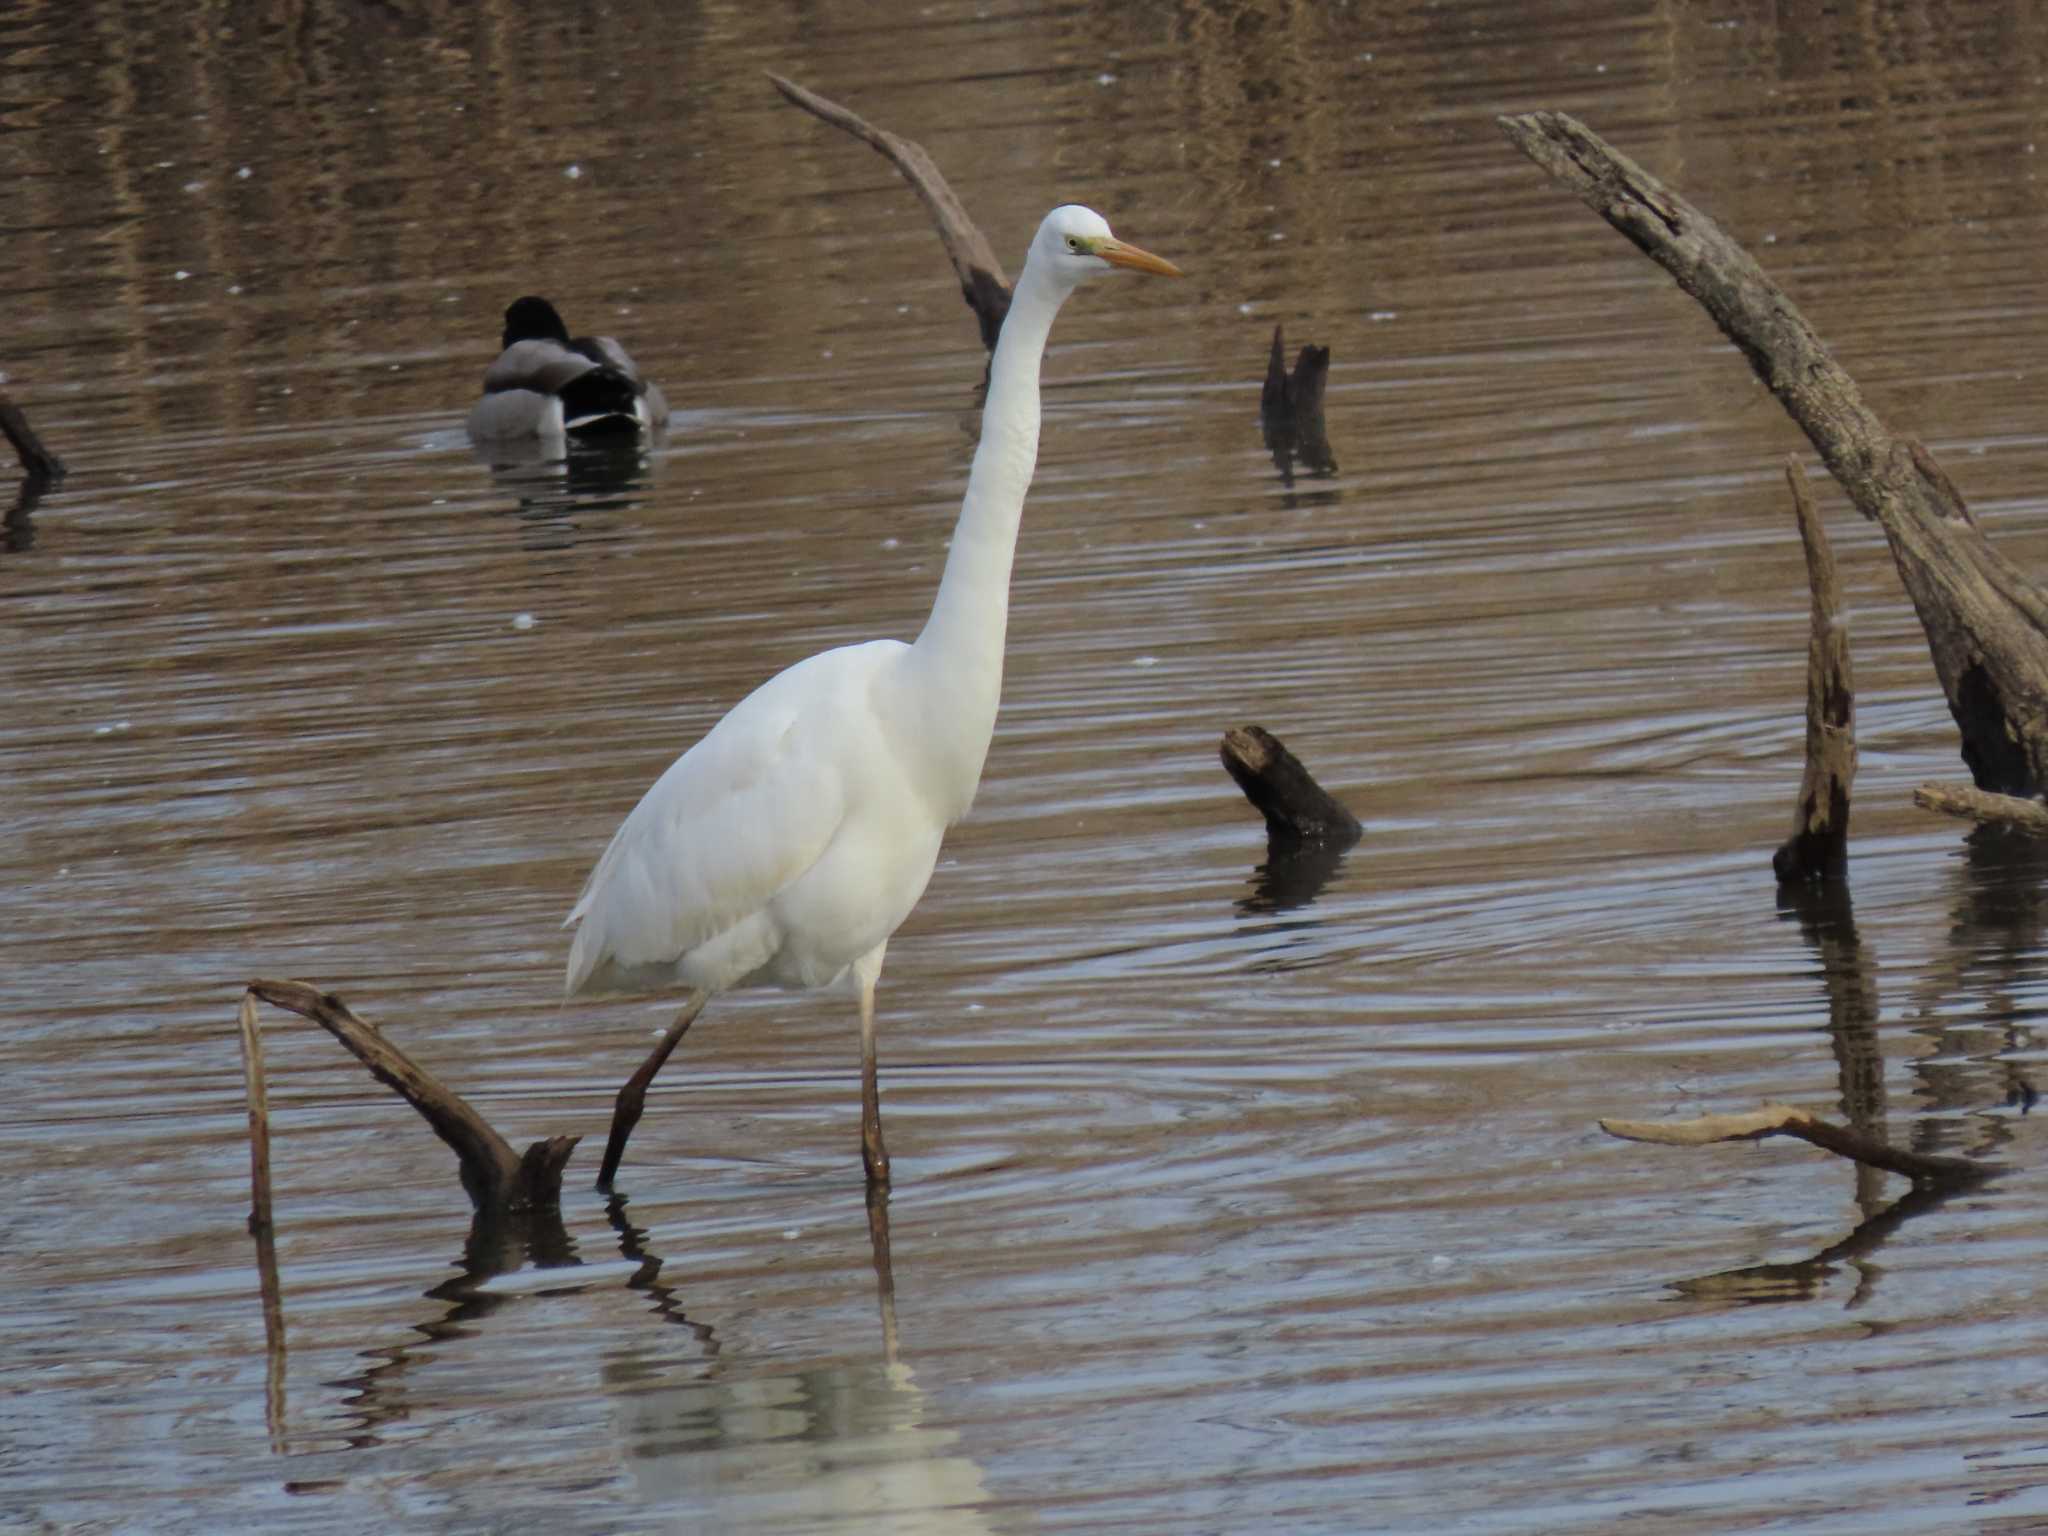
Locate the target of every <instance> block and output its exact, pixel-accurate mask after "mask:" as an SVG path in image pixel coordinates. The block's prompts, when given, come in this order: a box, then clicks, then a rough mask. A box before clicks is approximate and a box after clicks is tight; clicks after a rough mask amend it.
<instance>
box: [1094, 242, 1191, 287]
mask: <svg viewBox="0 0 2048 1536" xmlns="http://www.w3.org/2000/svg"><path fill="white" fill-rule="evenodd" d="M1095 254H1096V255H1098V256H1100V257H1101V258H1102V259H1103V260H1104V261H1106V262H1108V263H1109V264H1110V265H1111V266H1113V267H1127V268H1129V269H1130V270H1131V271H1133V272H1151V273H1155V274H1156V275H1158V276H1160V277H1181V276H1183V275H1185V274H1183V273H1182V272H1181V269H1180V268H1179V267H1176V266H1175V265H1174V264H1173V263H1172V262H1170V261H1168V260H1167V259H1166V258H1165V257H1164V256H1154V255H1153V254H1152V253H1151V252H1150V251H1147V250H1141V249H1140V248H1139V247H1137V246H1135V245H1129V244H1126V243H1125V242H1124V241H1122V240H1118V239H1116V238H1114V237H1111V238H1110V239H1107V240H1104V241H1103V242H1102V243H1101V244H1100V245H1098V246H1096V247H1095Z"/></svg>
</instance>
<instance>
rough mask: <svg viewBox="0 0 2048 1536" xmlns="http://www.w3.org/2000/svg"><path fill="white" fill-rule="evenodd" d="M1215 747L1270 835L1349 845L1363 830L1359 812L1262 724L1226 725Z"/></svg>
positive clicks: (1301, 840) (1305, 841)
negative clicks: (1354, 812)
mask: <svg viewBox="0 0 2048 1536" xmlns="http://www.w3.org/2000/svg"><path fill="white" fill-rule="evenodd" d="M1219 750H1220V752H1221V755H1222V758H1223V766H1224V767H1225V768H1226V769H1228V770H1229V772H1230V776H1231V777H1232V778H1233V779H1235V780H1236V781H1237V787H1238V788H1239V789H1241V790H1243V791H1244V795H1245V798H1246V799H1247V800H1249V801H1251V803H1252V805H1253V806H1254V807H1255V808H1256V809H1257V810H1258V812H1259V814H1260V815H1262V816H1264V817H1265V818H1266V832H1267V834H1268V835H1269V836H1270V837H1272V838H1274V839H1276V840H1277V839H1292V840H1294V841H1296V842H1304V843H1307V842H1315V843H1341V844H1343V845H1344V846H1346V847H1348V846H1350V845H1351V844H1352V843H1355V842H1357V841H1358V839H1359V837H1360V836H1361V835H1362V834H1363V832H1364V830H1365V829H1364V828H1363V827H1362V826H1361V825H1359V821H1358V818H1357V817H1356V816H1354V815H1352V814H1351V812H1350V811H1348V810H1346V809H1345V808H1344V805H1343V803H1342V802H1340V801H1339V800H1338V799H1337V798H1336V796H1334V795H1332V794H1331V793H1330V792H1329V791H1328V790H1326V789H1324V788H1323V786H1322V785H1320V784H1318V783H1317V782H1316V781H1315V779H1314V778H1313V777H1312V776H1311V775H1310V773H1309V771H1308V770H1307V769H1306V768H1304V767H1303V766H1302V765H1301V760H1300V759H1299V758H1297V757H1296V756H1295V755H1294V754H1293V753H1292V752H1290V751H1288V750H1287V748H1286V746H1285V745H1283V744H1282V742H1281V741H1280V738H1279V737H1277V736H1275V735H1273V733H1272V732H1270V731H1268V730H1267V729H1266V728H1265V727H1264V726H1258V725H1242V726H1238V727H1237V728H1236V729H1234V730H1228V731H1225V732H1224V733H1223V743H1222V746H1221V748H1220V749H1219Z"/></svg>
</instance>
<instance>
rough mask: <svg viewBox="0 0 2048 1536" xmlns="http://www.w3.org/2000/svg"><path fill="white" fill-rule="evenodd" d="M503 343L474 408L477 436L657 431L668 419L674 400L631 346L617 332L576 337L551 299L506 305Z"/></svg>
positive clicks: (498, 438) (472, 427)
mask: <svg viewBox="0 0 2048 1536" xmlns="http://www.w3.org/2000/svg"><path fill="white" fill-rule="evenodd" d="M502 345H503V346H504V349H505V350H504V351H503V352H501V353H499V354H498V357H497V360H496V361H495V362H493V363H492V364H491V366H490V367H489V368H487V369H486V370H485V371H484V393H483V398H482V399H481V400H479V401H477V403H476V405H475V406H474V407H473V408H472V409H471V410H470V413H469V435H470V437H471V438H472V439H474V440H476V441H479V442H503V441H510V440H516V439H526V438H538V439H541V440H543V441H561V442H565V441H566V440H567V439H568V438H571V437H594V436H602V435H606V434H610V433H618V432H650V431H658V430H660V428H661V427H662V426H664V425H665V424H666V423H667V421H668V401H667V399H666V398H665V397H664V396H663V395H662V393H661V390H660V389H659V388H658V387H657V386H656V385H654V384H652V383H650V382H649V381H648V380H647V379H645V378H644V377H642V376H641V373H640V369H639V366H638V365H637V364H635V363H634V361H633V359H632V358H631V357H630V356H629V355H628V354H627V352H626V349H625V348H624V347H622V346H620V345H619V344H618V342H617V341H615V340H614V339H613V338H612V337H610V336H577V337H571V336H570V334H569V328H568V327H567V326H566V325H564V324H563V323H562V317H561V315H559V314H558V313H557V312H556V310H555V306H554V305H552V304H550V303H549V302H548V301H547V300H546V299H542V298H535V297H532V296H531V295H529V296H528V297H526V298H522V299H518V300H515V301H514V302H513V303H512V304H511V306H510V307H508V308H507V309H506V311H505V332H504V336H503V339H502Z"/></svg>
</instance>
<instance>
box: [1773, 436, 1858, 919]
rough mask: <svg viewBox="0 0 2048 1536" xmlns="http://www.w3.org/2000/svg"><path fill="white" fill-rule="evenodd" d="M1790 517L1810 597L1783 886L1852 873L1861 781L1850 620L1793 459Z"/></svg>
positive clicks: (1782, 850)
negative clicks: (1801, 730) (1798, 755)
mask: <svg viewBox="0 0 2048 1536" xmlns="http://www.w3.org/2000/svg"><path fill="white" fill-rule="evenodd" d="M1785 480H1786V483H1787V484H1789V485H1790V486H1791V487H1792V511H1793V515H1794V516H1795V517H1796V518H1797V519H1798V521H1799V540H1800V543H1801V544H1803V545H1804V546H1805V549H1806V584H1807V589H1808V591H1809V592H1810V593H1811V595H1812V599H1813V601H1812V604H1811V609H1810V617H1811V628H1810V632H1809V634H1808V637H1807V641H1806V772H1805V774H1804V776H1803V777H1802V778H1801V779H1800V783H1799V803H1798V805H1797V806H1795V807H1794V808H1793V813H1792V835H1791V836H1790V837H1788V838H1786V839H1785V841H1784V843H1783V844H1782V845H1781V846H1780V847H1779V849H1778V851H1777V853H1776V855H1775V856H1774V857H1773V858H1772V860H1771V868H1772V869H1773V870H1775V871H1776V872H1777V876H1778V879H1779V881H1780V883H1782V884H1786V885H1795V884H1800V883H1805V882H1814V883H1818V884H1827V883H1829V882H1833V881H1840V880H1842V879H1845V878H1846V877H1847V875H1848V872H1849V789H1850V786H1851V785H1853V784H1854V783H1855V782H1856V678H1855V674H1854V673H1853V672H1852V671H1851V670H1850V666H1849V619H1848V613H1847V611H1846V610H1845V609H1844V608H1843V606H1842V584H1841V581H1840V579H1839V578H1838V577H1837V576H1836V574H1835V556H1834V551H1833V550H1832V549H1831V548H1830V547H1829V545H1828V535H1827V530H1826V529H1825V528H1823V527H1822V526H1821V521H1820V515H1819V513H1817V512H1815V511H1814V507H1813V498H1812V497H1810V496H1808V495H1807V494H1806V475H1805V472H1804V471H1803V470H1801V468H1800V466H1799V460H1798V459H1797V458H1796V457H1795V458H1793V459H1790V460H1788V461H1787V462H1786V465H1785Z"/></svg>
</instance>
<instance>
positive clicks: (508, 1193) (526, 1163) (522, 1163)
mask: <svg viewBox="0 0 2048 1536" xmlns="http://www.w3.org/2000/svg"><path fill="white" fill-rule="evenodd" d="M248 990H249V996H252V997H257V998H261V999H262V1000H263V1001H264V1002H266V1003H271V1004H274V1005H276V1006H277V1007H279V1008H285V1009H289V1010H290V1011H291V1012H293V1013H296V1014H298V1015H300V1016H301V1017H303V1018H308V1019H311V1020H312V1021H313V1022H314V1023H315V1024H318V1025H319V1026H320V1027H321V1028H322V1029H324V1030H326V1031H327V1032H328V1033H329V1034H330V1035H332V1036H334V1038H335V1039H337V1040H339V1041H340V1042H341V1043H342V1045H343V1046H344V1047H345V1048H346V1049H347V1050H348V1052H349V1054H350V1055H352V1056H354V1057H355V1058H356V1060H358V1061H360V1062H361V1063H362V1064H363V1065H364V1066H366V1067H368V1068H369V1069H370V1075H371V1076H373V1077H375V1078H376V1079H377V1081H378V1082H380V1083H382V1084H384V1085H385V1086H386V1087H387V1088H389V1089H391V1091H392V1092H394V1093H396V1094H397V1095H398V1096H399V1097H400V1098H402V1099H404V1100H405V1101H406V1103H408V1104H410V1105H411V1106H412V1107H413V1108H414V1109H415V1110H417V1111H418V1112H419V1114H420V1116H421V1118H422V1119H424V1120H425V1121H426V1122H427V1124H428V1125H430V1126H431V1127H433V1130H434V1134H435V1135H436V1136H439V1137H440V1138H441V1139H442V1140H443V1141H445V1142H446V1143H447V1144H448V1145H449V1147H451V1148H452V1149H453V1150H454V1152H455V1156H456V1158H457V1159H458V1160H459V1161H460V1163H461V1165H462V1187H463V1188H464V1189H466V1190H467V1191H468V1192H469V1198H470V1201H471V1203H472V1204H474V1205H475V1206H476V1208H477V1209H478V1210H479V1211H487V1212H498V1211H512V1210H519V1209H523V1208H527V1207H534V1206H546V1205H553V1204H556V1203H558V1202H559V1201H560V1199H561V1195H562V1168H563V1166H564V1165H565V1164H566V1163H567V1162H568V1161H569V1156H570V1154H571V1153H572V1152H574V1151H575V1150H576V1143H577V1141H578V1139H579V1138H577V1137H574V1136H551V1137H549V1138H548V1139H547V1140H545V1141H537V1142H535V1143H534V1144H533V1145H532V1146H530V1147H528V1148H527V1149H526V1151H525V1153H524V1154H521V1153H518V1152H515V1151H513V1150H512V1146H511V1144H510V1143H509V1142H507V1141H506V1140H505V1138H504V1137H502V1136H500V1135H499V1134H498V1133H497V1132H496V1131H495V1130H493V1129H492V1128H491V1125H490V1122H489V1121H487V1120H485V1119H484V1117H483V1116H482V1115H480V1114H478V1113H477V1111H476V1110H475V1109H474V1108H473V1107H472V1106H471V1105H470V1103H469V1101H468V1100H466V1099H464V1098H463V1097H462V1096H461V1095H460V1094H458V1093H456V1092H455V1091H454V1090H453V1089H451V1088H449V1087H448V1086H447V1085H446V1084H444V1083H443V1082H442V1081H441V1080H440V1079H439V1078H437V1077H435V1076H434V1074H433V1073H431V1072H429V1071H428V1070H427V1069H426V1068H425V1067H423V1066H421V1065H420V1064H419V1063H418V1062H416V1061H414V1060H413V1059H412V1058H411V1057H410V1056H408V1055H406V1053H405V1052H404V1051H402V1050H400V1049H399V1048H398V1047H397V1046H396V1045H394V1044H393V1043H392V1042H391V1041H390V1040H388V1039H386V1038H385V1037H384V1034H383V1032H382V1031H380V1030H379V1029H378V1028H377V1026H376V1025H374V1024H370V1023H367V1022H366V1021H364V1020H362V1019H359V1018H357V1017H356V1016H355V1014H353V1013H352V1012H350V1011H349V1008H348V1005H347V1004H346V1003H344V1002H342V1000H341V999H340V998H338V997H336V996H335V995H334V994H333V993H331V992H322V991H320V990H319V989H318V988H316V987H309V986H307V985H306V984H305V983H304V982H302V981H252V982H250V983H249V989H248ZM245 1017H248V1015H245ZM255 1059H256V1060H257V1062H258V1067H259V1070H260V1061H261V1058H260V1054H258V1055H257V1056H256V1058H255ZM255 1092H256V1089H255V1085H254V1079H253V1078H252V1088H251V1102H252V1105H253V1104H254V1103H255ZM250 1119H251V1130H252V1134H253V1132H254V1129H255V1121H256V1116H255V1113H254V1110H253V1108H252V1111H251V1116H250Z"/></svg>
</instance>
